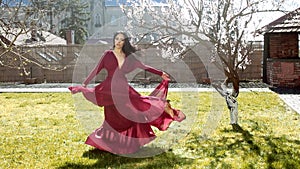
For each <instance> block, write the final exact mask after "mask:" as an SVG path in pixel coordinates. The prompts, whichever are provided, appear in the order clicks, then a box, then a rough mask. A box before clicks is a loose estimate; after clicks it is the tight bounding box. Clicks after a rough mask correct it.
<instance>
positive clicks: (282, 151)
mask: <svg viewBox="0 0 300 169" xmlns="http://www.w3.org/2000/svg"><path fill="white" fill-rule="evenodd" d="M232 127H233V130H223V132H232V131H233V132H237V133H241V134H242V139H241V138H237V139H235V141H234V142H233V143H230V144H227V141H228V139H230V137H223V138H222V139H221V140H219V141H218V142H219V143H220V142H222V143H224V144H223V147H219V148H214V149H213V151H214V153H213V154H211V155H212V156H214V157H215V161H211V163H210V167H211V168H215V167H217V166H220V164H221V166H222V167H232V166H230V165H228V164H226V163H224V162H223V161H222V159H224V158H225V156H226V155H223V156H222V155H221V156H220V155H219V154H220V152H221V151H224V150H225V149H227V150H229V151H230V154H236V155H238V154H239V152H240V151H241V150H242V151H243V153H242V154H241V156H244V158H245V157H247V156H248V155H244V154H250V156H249V158H253V157H254V159H262V161H263V163H264V166H261V167H263V168H270V169H272V168H287V169H289V168H290V169H294V168H300V150H299V149H295V147H298V148H299V147H300V141H299V140H289V139H287V138H286V137H284V136H283V137H275V136H274V135H273V134H269V135H268V134H266V135H263V136H262V135H259V136H253V135H252V134H251V133H250V132H249V131H247V130H244V129H243V128H242V127H241V126H239V125H238V124H236V125H233V126H232ZM260 162H261V161H260ZM255 163H258V161H253V163H248V164H243V168H253V167H254V168H255V166H256V164H255Z"/></svg>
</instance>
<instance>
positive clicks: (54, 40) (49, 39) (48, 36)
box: [0, 29, 67, 46]
mask: <svg viewBox="0 0 300 169" xmlns="http://www.w3.org/2000/svg"><path fill="white" fill-rule="evenodd" d="M20 31H21V29H11V30H10V32H9V34H5V31H3V30H2V29H0V32H1V36H3V37H4V38H6V39H7V40H8V41H13V39H14V38H15V36H14V35H13V34H17V33H18V32H20ZM66 44H67V41H66V40H65V39H63V38H61V37H59V36H56V35H54V34H52V33H50V32H47V31H38V33H37V38H35V39H34V40H33V39H32V37H31V32H30V31H26V33H25V31H23V33H22V34H20V35H18V37H17V39H16V41H15V42H14V45H16V46H43V45H66Z"/></svg>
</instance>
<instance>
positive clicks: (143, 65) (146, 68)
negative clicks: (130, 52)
mask: <svg viewBox="0 0 300 169" xmlns="http://www.w3.org/2000/svg"><path fill="white" fill-rule="evenodd" d="M135 66H136V67H138V68H141V69H144V70H146V71H148V72H151V73H154V74H157V75H159V76H161V77H162V78H163V79H164V80H170V77H169V75H168V74H167V73H165V72H163V71H161V70H158V69H155V68H153V67H151V66H148V65H145V64H144V63H142V62H141V61H139V60H136V61H135Z"/></svg>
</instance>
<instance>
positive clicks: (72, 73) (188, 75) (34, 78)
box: [0, 45, 263, 83]
mask: <svg viewBox="0 0 300 169" xmlns="http://www.w3.org/2000/svg"><path fill="white" fill-rule="evenodd" d="M109 48H110V46H108V45H84V46H82V45H65V46H64V45H59V46H39V47H20V48H19V49H18V51H19V52H20V54H23V55H24V56H26V57H27V58H30V59H32V60H33V61H35V62H37V63H39V64H40V65H36V64H33V63H29V64H28V65H26V70H27V71H28V72H30V74H29V75H27V76H26V75H24V74H23V76H21V74H22V73H23V70H22V69H15V68H8V67H4V66H0V82H20V83H43V82H49V83H57V82H58V83H71V82H76V83H77V82H78V83H80V82H82V81H83V79H84V78H85V77H86V76H87V75H88V73H89V72H90V71H91V70H92V68H93V67H94V66H95V65H96V63H97V62H98V60H99V58H100V57H101V55H102V53H103V52H104V51H105V50H107V49H109ZM262 50H263V48H262V46H261V45H257V46H256V47H255V50H254V52H253V53H252V54H251V56H250V60H251V64H250V65H248V66H246V68H245V69H241V71H240V72H239V75H240V77H241V80H255V81H260V80H261V79H262V69H261V68H262V57H263V51H262ZM147 51H148V52H146V53H147V54H146V55H147V56H142V57H140V58H139V59H140V60H141V61H142V62H144V63H145V64H148V65H151V66H153V67H156V68H159V69H162V70H164V71H166V72H168V73H169V74H170V75H171V76H172V78H173V80H174V81H177V82H197V83H206V82H207V81H206V80H207V78H209V76H208V72H207V67H206V65H204V64H203V61H202V60H201V58H199V56H198V54H196V53H195V52H193V51H191V52H188V53H187V54H186V55H185V57H184V59H182V60H180V62H179V63H181V64H179V63H178V62H175V63H173V62H172V61H170V60H169V59H167V58H162V57H161V56H160V54H159V52H158V51H157V50H156V49H155V48H150V49H147ZM8 55H9V53H8ZM10 57H12V56H10ZM41 66H42V67H41ZM55 68H56V69H57V70H53V69H55ZM185 70H186V71H185ZM104 77H105V72H101V74H100V75H99V76H97V78H96V81H101V80H103V79H104ZM141 79H151V81H158V80H160V79H159V77H157V76H155V75H153V74H151V73H148V72H145V71H139V72H135V73H134V74H133V75H131V77H129V80H131V81H139V80H141Z"/></svg>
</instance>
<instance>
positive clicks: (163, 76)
mask: <svg viewBox="0 0 300 169" xmlns="http://www.w3.org/2000/svg"><path fill="white" fill-rule="evenodd" d="M161 77H162V78H163V79H164V80H167V81H170V80H171V79H170V76H169V75H168V74H167V73H165V72H163V74H162V75H161Z"/></svg>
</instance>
